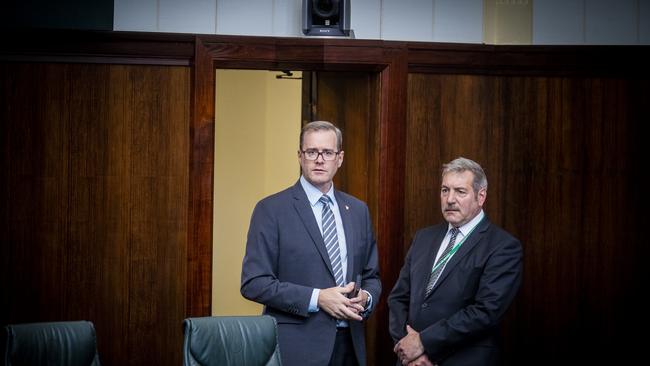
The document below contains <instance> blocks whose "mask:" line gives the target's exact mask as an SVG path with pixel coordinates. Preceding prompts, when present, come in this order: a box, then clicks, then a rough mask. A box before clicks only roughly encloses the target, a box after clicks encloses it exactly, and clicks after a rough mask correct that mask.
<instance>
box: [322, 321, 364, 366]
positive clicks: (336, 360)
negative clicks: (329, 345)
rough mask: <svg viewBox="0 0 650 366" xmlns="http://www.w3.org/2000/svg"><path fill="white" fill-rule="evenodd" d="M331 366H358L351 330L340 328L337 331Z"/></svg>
mask: <svg viewBox="0 0 650 366" xmlns="http://www.w3.org/2000/svg"><path fill="white" fill-rule="evenodd" d="M329 365H330V366H358V365H359V362H357V356H356V355H355V353H354V345H353V344H352V336H351V335H350V328H339V329H337V330H336V341H335V342H334V351H333V352H332V358H330V363H329Z"/></svg>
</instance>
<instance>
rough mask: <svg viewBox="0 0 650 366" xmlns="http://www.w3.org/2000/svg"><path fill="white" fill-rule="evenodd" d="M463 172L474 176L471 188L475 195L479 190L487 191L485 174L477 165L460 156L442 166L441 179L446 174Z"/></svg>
mask: <svg viewBox="0 0 650 366" xmlns="http://www.w3.org/2000/svg"><path fill="white" fill-rule="evenodd" d="M465 171H470V172H472V174H474V181H473V182H472V188H473V189H474V192H475V193H476V194H478V192H479V191H480V190H481V189H485V190H487V187H488V182H487V177H486V176H485V172H484V171H483V168H481V165H479V163H477V162H475V161H473V160H470V159H467V158H464V157H462V156H461V157H458V158H456V159H454V160H452V161H450V162H449V163H447V164H444V165H443V166H442V176H443V177H444V176H445V174H447V173H452V172H453V173H462V172H465Z"/></svg>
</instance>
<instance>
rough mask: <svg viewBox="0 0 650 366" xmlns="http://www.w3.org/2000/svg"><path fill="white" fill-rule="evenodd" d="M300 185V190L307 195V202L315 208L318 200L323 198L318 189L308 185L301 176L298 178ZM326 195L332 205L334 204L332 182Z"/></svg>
mask: <svg viewBox="0 0 650 366" xmlns="http://www.w3.org/2000/svg"><path fill="white" fill-rule="evenodd" d="M300 185H301V186H302V189H303V190H304V191H305V193H306V194H307V199H308V200H309V204H310V205H312V206H316V204H317V203H318V200H319V199H320V198H321V197H322V196H323V192H321V191H320V190H319V189H318V188H316V187H314V185H313V184H311V183H309V182H308V181H307V179H305V177H304V176H302V175H301V176H300ZM326 195H327V196H328V197H329V198H330V199H331V200H332V203H336V198H335V197H334V182H332V185H331V186H330V190H329V191H327V193H326Z"/></svg>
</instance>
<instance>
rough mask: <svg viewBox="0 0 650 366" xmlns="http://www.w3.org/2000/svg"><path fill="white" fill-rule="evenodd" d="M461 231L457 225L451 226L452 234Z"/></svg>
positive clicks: (454, 234)
mask: <svg viewBox="0 0 650 366" xmlns="http://www.w3.org/2000/svg"><path fill="white" fill-rule="evenodd" d="M459 231H460V229H458V228H457V227H452V228H451V236H456V234H458V232H459Z"/></svg>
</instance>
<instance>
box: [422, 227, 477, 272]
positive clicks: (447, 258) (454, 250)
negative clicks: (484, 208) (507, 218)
mask: <svg viewBox="0 0 650 366" xmlns="http://www.w3.org/2000/svg"><path fill="white" fill-rule="evenodd" d="M481 221H483V220H481ZM480 223H481V222H480V221H479V223H478V224H476V225H474V227H473V228H472V230H471V231H470V232H469V233H467V235H465V237H463V240H461V241H459V242H458V243H456V244H454V247H453V248H451V250H450V251H449V253H447V255H446V256H444V257H442V258H440V260H439V261H438V263H436V265H435V266H433V268H432V269H431V273H433V272H434V271H435V270H436V269H437V268H438V267H440V266H441V265H443V264H445V263H446V262H447V260H449V258H450V257H451V256H452V255H454V253H456V251H457V250H458V248H460V245H461V244H463V243H464V242H465V240H467V238H469V236H470V235H472V233H473V232H474V229H476V227H477V226H478V225H479V224H480ZM458 231H460V229H458ZM450 240H451V239H450Z"/></svg>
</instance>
